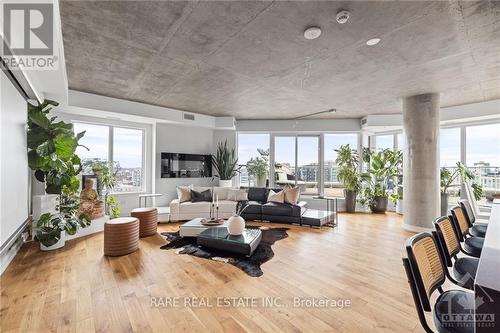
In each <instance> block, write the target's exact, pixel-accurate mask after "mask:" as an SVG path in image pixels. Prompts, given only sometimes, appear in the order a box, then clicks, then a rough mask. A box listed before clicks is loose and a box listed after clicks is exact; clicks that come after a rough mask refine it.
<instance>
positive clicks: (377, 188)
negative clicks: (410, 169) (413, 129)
mask: <svg viewBox="0 0 500 333" xmlns="http://www.w3.org/2000/svg"><path fill="white" fill-rule="evenodd" d="M363 161H364V162H365V163H367V164H368V170H367V171H366V172H364V173H363V174H361V179H362V181H363V183H364V184H365V186H364V188H363V192H362V197H361V198H360V200H359V202H360V203H362V204H364V205H367V206H368V207H370V209H371V211H372V212H373V213H385V212H386V211H387V204H388V201H389V195H390V194H391V193H392V194H391V200H394V201H397V200H398V199H399V195H398V193H397V192H394V191H393V192H391V190H390V189H391V188H395V186H394V183H395V181H394V178H395V177H396V176H398V175H399V174H400V169H401V165H402V161H403V153H402V152H401V151H398V150H392V149H383V150H380V151H379V152H375V151H372V150H370V149H367V148H365V149H364V150H363Z"/></svg>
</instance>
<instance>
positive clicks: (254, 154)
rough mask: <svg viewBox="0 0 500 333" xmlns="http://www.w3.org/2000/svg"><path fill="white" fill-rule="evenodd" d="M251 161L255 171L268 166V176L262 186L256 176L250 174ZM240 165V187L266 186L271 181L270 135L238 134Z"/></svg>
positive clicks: (262, 181) (263, 180)
mask: <svg viewBox="0 0 500 333" xmlns="http://www.w3.org/2000/svg"><path fill="white" fill-rule="evenodd" d="M250 161H252V162H251V164H252V165H254V166H255V169H258V168H259V167H260V166H263V165H265V166H266V170H267V171H266V172H267V174H266V176H265V177H263V178H265V179H262V180H261V184H258V177H256V175H255V174H250V173H249V172H248V169H247V163H248V162H250ZM238 164H239V165H240V166H241V169H240V177H239V178H240V186H243V187H249V186H259V185H261V186H266V183H268V179H269V134H241V133H240V134H238ZM254 172H255V171H254ZM262 183H264V184H262Z"/></svg>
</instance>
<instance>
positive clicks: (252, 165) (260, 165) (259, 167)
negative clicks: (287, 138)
mask: <svg viewBox="0 0 500 333" xmlns="http://www.w3.org/2000/svg"><path fill="white" fill-rule="evenodd" d="M257 152H258V153H259V155H260V156H259V157H255V158H253V157H252V158H251V159H250V160H249V161H248V162H247V171H248V174H250V175H252V176H255V177H257V178H259V177H265V176H267V174H268V172H269V149H267V150H264V149H260V148H257Z"/></svg>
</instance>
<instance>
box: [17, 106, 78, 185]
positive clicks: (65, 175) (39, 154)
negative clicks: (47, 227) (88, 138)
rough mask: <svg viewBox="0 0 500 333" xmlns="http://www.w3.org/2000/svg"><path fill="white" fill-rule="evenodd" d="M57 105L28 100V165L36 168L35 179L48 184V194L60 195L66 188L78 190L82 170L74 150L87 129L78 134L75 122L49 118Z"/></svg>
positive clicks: (33, 168)
mask: <svg viewBox="0 0 500 333" xmlns="http://www.w3.org/2000/svg"><path fill="white" fill-rule="evenodd" d="M57 105H59V103H57V102H55V101H51V100H44V101H43V103H39V104H38V105H35V104H31V103H28V133H27V139H28V165H29V167H30V168H31V169H32V170H34V171H35V177H36V179H37V180H39V181H41V182H44V183H45V192H46V193H48V194H61V193H62V190H63V188H64V187H65V188H66V189H68V190H72V191H76V190H78V187H79V185H80V182H79V180H78V178H77V175H78V174H79V173H80V171H81V170H82V164H81V161H80V158H79V157H78V155H76V154H75V150H76V148H77V147H78V146H79V143H78V141H79V140H80V139H81V138H82V137H83V135H84V134H85V131H83V132H80V133H78V134H76V135H75V133H74V130H73V124H68V123H65V122H63V121H56V120H57V117H49V112H50V110H52V108H53V107H55V106H57Z"/></svg>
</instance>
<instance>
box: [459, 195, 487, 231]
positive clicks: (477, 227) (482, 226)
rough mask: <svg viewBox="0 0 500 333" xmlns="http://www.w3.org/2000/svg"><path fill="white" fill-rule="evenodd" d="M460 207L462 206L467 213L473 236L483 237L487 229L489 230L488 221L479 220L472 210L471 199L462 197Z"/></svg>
mask: <svg viewBox="0 0 500 333" xmlns="http://www.w3.org/2000/svg"><path fill="white" fill-rule="evenodd" d="M458 203H459V204H460V207H462V210H463V212H464V213H465V217H466V219H467V221H468V222H469V226H470V230H469V233H470V234H471V235H472V236H476V237H483V238H484V236H486V231H487V230H488V223H481V222H477V220H476V216H475V215H474V213H473V211H472V207H471V205H470V202H469V200H467V199H462V200H458Z"/></svg>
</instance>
